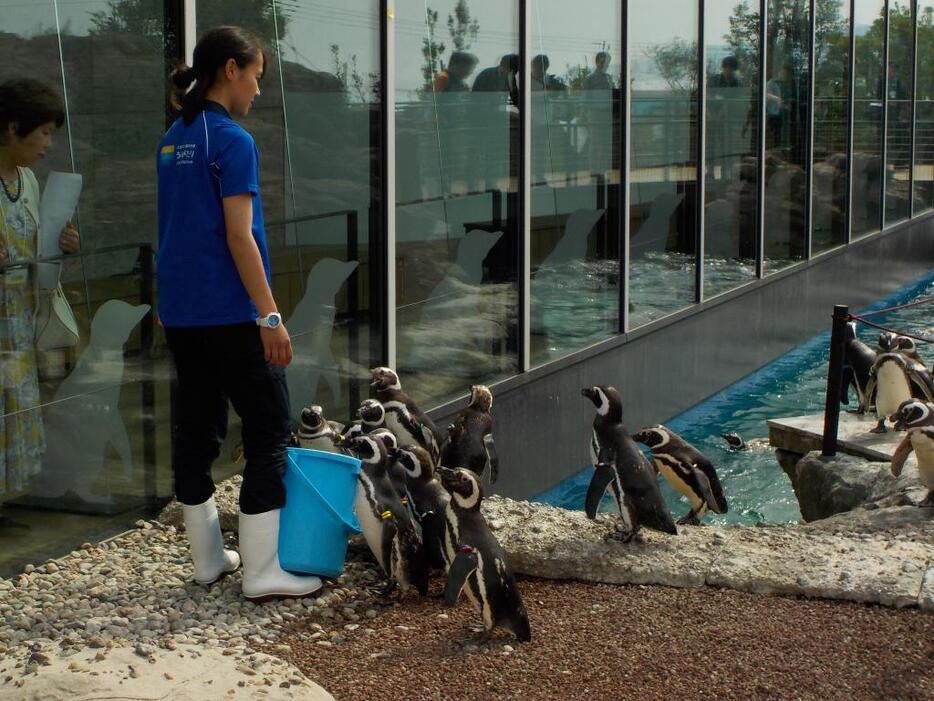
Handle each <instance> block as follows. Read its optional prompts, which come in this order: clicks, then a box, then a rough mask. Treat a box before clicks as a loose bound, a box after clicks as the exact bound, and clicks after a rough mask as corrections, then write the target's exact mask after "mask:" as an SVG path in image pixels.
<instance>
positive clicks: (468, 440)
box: [441, 385, 499, 484]
mask: <svg viewBox="0 0 934 701" xmlns="http://www.w3.org/2000/svg"><path fill="white" fill-rule="evenodd" d="M492 407H493V393H492V392H490V389H489V388H488V387H486V386H485V385H474V386H473V387H471V388H470V404H469V405H468V406H467V408H466V409H464V410H463V411H462V412H461V413H460V415H459V416H458V417H457V418H456V419H455V420H454V421H453V422H452V423H451V425H450V426H448V437H447V440H446V441H445V443H444V446H443V447H442V449H441V464H442V465H446V466H448V467H466V468H467V469H468V470H471V471H472V472H473V473H474V474H476V475H477V476H478V477H479V478H480V482H481V484H482V483H483V482H484V480H489V484H496V480H497V479H498V478H499V458H498V457H497V455H496V447H495V445H494V444H493V416H492V414H491V413H490V410H491V409H492Z"/></svg>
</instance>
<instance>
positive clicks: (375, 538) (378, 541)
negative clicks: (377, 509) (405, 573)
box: [353, 478, 389, 573]
mask: <svg viewBox="0 0 934 701" xmlns="http://www.w3.org/2000/svg"><path fill="white" fill-rule="evenodd" d="M364 479H365V478H364ZM353 510H354V514H356V516H357V521H358V522H359V523H360V530H361V531H363V539H364V540H365V541H366V544H367V547H368V548H369V549H370V552H372V553H373V556H374V557H375V558H376V561H377V562H378V563H379V564H380V566H381V567H382V568H383V569H384V570H385V571H386V572H387V573H389V566H388V565H389V563H384V562H383V524H382V521H380V519H379V518H377V516H376V514H375V513H374V507H373V504H372V503H371V502H370V500H369V499H368V498H367V495H366V489H365V488H364V486H363V484H362V482H361V481H360V480H359V479H358V481H357V496H356V497H355V499H354V506H353Z"/></svg>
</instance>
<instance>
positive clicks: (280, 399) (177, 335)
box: [165, 323, 290, 514]
mask: <svg viewBox="0 0 934 701" xmlns="http://www.w3.org/2000/svg"><path fill="white" fill-rule="evenodd" d="M165 336H166V341H167V343H168V346H169V350H170V351H171V352H172V357H173V359H174V360H175V369H176V372H177V375H178V391H177V394H176V402H175V438H174V443H173V451H172V452H173V454H172V471H173V474H174V477H175V495H176V497H178V500H179V501H180V502H181V503H183V504H189V505H193V504H201V503H203V502H204V501H206V500H207V499H208V497H210V496H211V495H212V494H213V493H214V480H213V479H211V464H212V463H213V462H214V460H215V459H216V458H217V456H218V455H219V454H220V447H221V444H222V443H223V441H224V438H225V436H226V433H227V410H228V399H229V401H230V403H231V404H233V407H234V410H235V411H236V412H237V414H239V415H240V418H241V420H242V421H243V453H244V456H245V458H246V467H245V468H244V470H243V487H242V488H241V490H240V510H241V511H243V513H245V514H260V513H264V512H266V511H270V510H272V509H278V508H280V507H281V506H282V505H283V504H285V488H284V486H283V484H282V475H283V472H284V471H285V461H286V448H287V447H288V442H289V436H290V430H289V392H288V388H287V387H286V384H285V370H284V369H283V368H281V367H276V366H274V365H270V364H269V363H267V362H266V359H265V357H264V352H263V343H262V340H261V339H260V335H259V327H257V326H256V324H253V323H247V324H232V325H229V326H202V327H187V328H167V329H166V330H165Z"/></svg>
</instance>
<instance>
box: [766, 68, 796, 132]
mask: <svg viewBox="0 0 934 701" xmlns="http://www.w3.org/2000/svg"><path fill="white" fill-rule="evenodd" d="M790 75H791V70H790V69H789V68H788V66H787V65H783V66H782V67H781V71H780V72H779V74H778V76H777V77H774V78H772V79H771V80H769V81H768V82H767V83H766V84H765V116H766V122H767V124H768V128H769V137H770V140H771V146H772V147H775V146H778V145H780V144H781V140H782V121H783V120H782V115H783V113H784V110H785V101H786V96H787V93H788V88H789V87H790V86H789V85H788V80H789V77H790Z"/></svg>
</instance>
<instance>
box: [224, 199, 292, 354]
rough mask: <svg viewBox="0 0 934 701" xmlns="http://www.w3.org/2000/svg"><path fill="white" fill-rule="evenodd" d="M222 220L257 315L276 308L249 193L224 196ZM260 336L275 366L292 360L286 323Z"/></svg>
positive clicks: (228, 243) (232, 253) (266, 330)
mask: <svg viewBox="0 0 934 701" xmlns="http://www.w3.org/2000/svg"><path fill="white" fill-rule="evenodd" d="M224 223H225V225H226V227H227V246H228V248H230V255H231V256H233V259H234V263H235V264H236V266H237V272H238V273H239V274H240V279H241V280H242V281H243V286H244V287H246V291H247V293H248V294H249V295H250V299H252V300H253V304H255V305H256V309H257V310H258V311H259V314H260V316H266V315H267V314H270V313H272V312H275V311H278V310H277V309H276V300H275V299H274V298H273V296H272V290H271V289H269V283H268V282H267V281H266V271H265V269H264V268H263V259H262V257H261V256H260V253H259V248H258V247H257V245H256V241H255V240H254V239H253V231H252V225H253V196H252V195H251V194H249V193H243V194H241V195H233V196H231V197H225V198H224ZM259 331H260V337H261V338H262V339H263V348H264V349H265V351H266V360H268V361H269V362H270V363H273V364H274V365H288V364H289V363H290V362H291V361H292V342H291V340H290V339H289V332H288V331H286V330H285V325H284V324H280V325H279V326H278V327H276V328H274V329H270V328H265V327H261V328H260V330H259Z"/></svg>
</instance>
